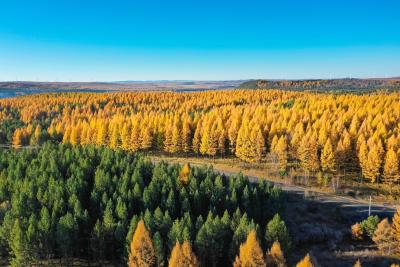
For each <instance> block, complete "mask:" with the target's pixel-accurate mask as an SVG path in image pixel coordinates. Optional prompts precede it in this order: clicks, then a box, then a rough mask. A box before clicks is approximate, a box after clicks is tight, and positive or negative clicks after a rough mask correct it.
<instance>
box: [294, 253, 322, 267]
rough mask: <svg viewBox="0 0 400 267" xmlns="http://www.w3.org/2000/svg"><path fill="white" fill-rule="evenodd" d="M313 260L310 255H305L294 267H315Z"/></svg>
mask: <svg viewBox="0 0 400 267" xmlns="http://www.w3.org/2000/svg"><path fill="white" fill-rule="evenodd" d="M316 266H317V265H316V264H315V260H313V259H312V258H311V256H310V254H307V255H306V256H305V257H304V258H303V259H302V260H301V261H299V262H298V263H297V264H296V267H316Z"/></svg>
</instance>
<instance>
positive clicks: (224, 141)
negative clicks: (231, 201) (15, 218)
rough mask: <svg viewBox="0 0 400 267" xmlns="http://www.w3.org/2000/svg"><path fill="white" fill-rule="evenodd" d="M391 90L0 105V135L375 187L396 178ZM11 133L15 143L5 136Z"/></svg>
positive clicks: (32, 100)
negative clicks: (231, 158)
mask: <svg viewBox="0 0 400 267" xmlns="http://www.w3.org/2000/svg"><path fill="white" fill-rule="evenodd" d="M399 101H400V97H399V95H398V94H397V93H391V94H386V93H376V94H369V95H368V94H365V95H352V94H344V95H331V94H314V93H307V92H291V91H279V90H256V91H254V90H235V91H209V92H196V93H166V92H164V93H161V92H158V93H157V92H151V93H150V92H148V93H146V92H138V93H112V94H111V93H108V94H89V93H76V94H73V93H70V94H52V95H51V94H49V95H35V96H29V97H19V98H13V99H2V100H0V123H9V122H10V121H13V122H15V123H16V125H18V127H16V128H13V129H11V130H10V131H11V132H10V134H7V135H3V136H0V139H1V140H2V142H5V143H7V142H9V143H12V144H13V145H14V146H21V145H28V144H32V145H35V144H38V143H40V142H43V141H45V140H49V139H51V140H55V141H60V142H64V143H66V142H69V143H71V144H73V145H76V144H96V145H101V146H103V145H104V146H109V147H111V148H120V149H124V150H128V151H133V152H135V151H148V150H157V151H164V152H166V153H171V154H179V153H185V154H187V153H193V154H198V155H204V156H211V157H216V156H228V155H235V156H236V157H238V158H240V159H241V160H243V161H247V162H251V163H252V162H262V161H263V160H264V159H265V156H266V155H267V154H268V153H272V154H276V155H277V156H278V159H279V169H280V171H281V172H285V171H286V169H287V165H288V164H290V162H297V161H299V163H300V167H301V168H302V169H303V170H304V171H306V172H316V171H321V170H322V171H324V172H327V173H336V172H340V171H342V170H351V171H359V172H360V174H361V175H362V176H363V177H364V178H365V179H366V180H368V181H371V182H385V183H395V182H399V179H400V177H399V155H400V135H399V134H398V133H399V125H400V111H399V109H398V103H399ZM9 136H11V137H10V138H11V139H8V138H9Z"/></svg>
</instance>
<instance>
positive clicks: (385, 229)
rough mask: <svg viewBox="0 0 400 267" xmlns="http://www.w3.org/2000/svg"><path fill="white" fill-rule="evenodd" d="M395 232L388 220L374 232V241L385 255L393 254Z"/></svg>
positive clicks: (384, 220) (383, 221)
mask: <svg viewBox="0 0 400 267" xmlns="http://www.w3.org/2000/svg"><path fill="white" fill-rule="evenodd" d="M393 237H394V236H393V232H392V228H391V225H390V223H389V220H388V219H387V218H385V219H383V220H382V221H380V223H379V224H378V226H377V227H376V230H375V232H374V236H373V237H372V240H373V241H374V242H375V244H376V245H377V246H378V248H379V250H380V251H382V252H383V253H384V254H389V255H390V254H391V252H392V251H393V246H394V243H395V242H394V241H395V240H394V238H393Z"/></svg>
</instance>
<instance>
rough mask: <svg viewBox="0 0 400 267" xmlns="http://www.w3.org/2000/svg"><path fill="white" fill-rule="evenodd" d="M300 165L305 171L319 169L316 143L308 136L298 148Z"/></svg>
mask: <svg viewBox="0 0 400 267" xmlns="http://www.w3.org/2000/svg"><path fill="white" fill-rule="evenodd" d="M299 158H300V163H301V166H302V168H303V170H305V171H316V170H317V169H318V167H319V160H318V150H317V141H316V139H315V138H314V137H313V135H311V136H310V134H308V135H305V136H304V137H303V139H302V140H301V143H300V147H299Z"/></svg>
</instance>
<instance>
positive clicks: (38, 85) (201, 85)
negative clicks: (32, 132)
mask: <svg viewBox="0 0 400 267" xmlns="http://www.w3.org/2000/svg"><path fill="white" fill-rule="evenodd" d="M243 81H244V80H237V81H195V80H194V81H190V80H180V81H165V80H161V81H157V80H155V81H115V82H32V81H9V82H0V88H3V89H31V90H34V89H45V90H53V89H54V90H57V89H63V90H65V89H71V90H73V89H90V90H107V91H145V90H150V91H160V90H166V91H171V90H172V91H179V90H193V91H195V90H209V89H234V88H236V87H237V86H239V85H240V84H241V83H243Z"/></svg>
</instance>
